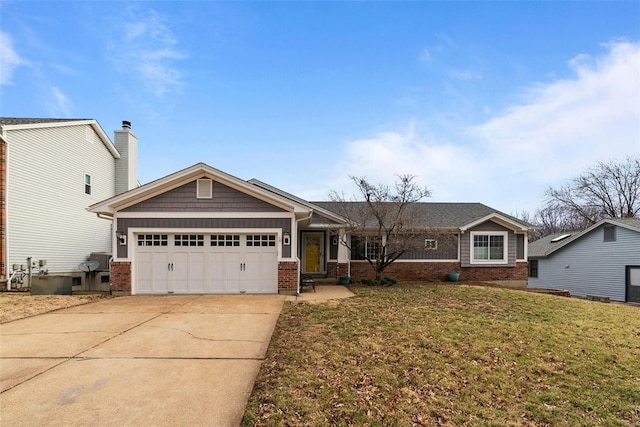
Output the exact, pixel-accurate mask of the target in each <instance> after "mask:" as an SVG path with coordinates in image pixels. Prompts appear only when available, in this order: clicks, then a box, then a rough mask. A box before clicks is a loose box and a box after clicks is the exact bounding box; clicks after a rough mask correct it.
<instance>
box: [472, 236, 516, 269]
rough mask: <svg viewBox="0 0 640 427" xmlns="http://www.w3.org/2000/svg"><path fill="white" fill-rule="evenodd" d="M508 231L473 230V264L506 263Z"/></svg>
mask: <svg viewBox="0 0 640 427" xmlns="http://www.w3.org/2000/svg"><path fill="white" fill-rule="evenodd" d="M507 240H508V233H507V232H472V233H471V263H472V264H506V263H507V262H508V259H507V254H508V251H507Z"/></svg>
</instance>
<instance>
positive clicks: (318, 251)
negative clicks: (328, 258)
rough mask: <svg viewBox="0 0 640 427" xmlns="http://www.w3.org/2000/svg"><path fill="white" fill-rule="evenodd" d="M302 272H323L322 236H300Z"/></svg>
mask: <svg viewBox="0 0 640 427" xmlns="http://www.w3.org/2000/svg"><path fill="white" fill-rule="evenodd" d="M302 251H303V254H302V260H303V266H302V271H303V272H304V273H323V272H324V234H323V233H303V234H302Z"/></svg>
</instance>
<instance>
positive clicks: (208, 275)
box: [133, 234, 278, 294]
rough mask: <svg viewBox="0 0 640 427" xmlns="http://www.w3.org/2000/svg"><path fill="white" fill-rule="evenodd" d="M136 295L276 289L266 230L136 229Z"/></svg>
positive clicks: (271, 241) (272, 242) (271, 238)
mask: <svg viewBox="0 0 640 427" xmlns="http://www.w3.org/2000/svg"><path fill="white" fill-rule="evenodd" d="M135 251H136V253H135V260H136V261H135V262H136V271H135V276H136V277H135V282H134V289H133V292H134V293H136V294H166V293H176V294H202V293H243V292H247V293H277V292H278V251H277V247H276V236H275V235H270V234H248V235H246V234H213V235H211V234H139V235H137V236H136V246H135Z"/></svg>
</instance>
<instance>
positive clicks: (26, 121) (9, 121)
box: [0, 117, 92, 126]
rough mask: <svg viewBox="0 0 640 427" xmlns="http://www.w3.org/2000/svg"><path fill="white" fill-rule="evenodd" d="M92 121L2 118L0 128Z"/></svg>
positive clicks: (0, 118)
mask: <svg viewBox="0 0 640 427" xmlns="http://www.w3.org/2000/svg"><path fill="white" fill-rule="evenodd" d="M80 120H92V119H54V118H26V117H0V126H12V125H32V124H39V123H60V122H76V121H80Z"/></svg>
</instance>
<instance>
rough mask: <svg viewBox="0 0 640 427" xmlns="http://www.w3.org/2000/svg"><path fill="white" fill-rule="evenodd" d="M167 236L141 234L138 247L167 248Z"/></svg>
mask: <svg viewBox="0 0 640 427" xmlns="http://www.w3.org/2000/svg"><path fill="white" fill-rule="evenodd" d="M167 242H168V235H166V234H139V235H138V246H167Z"/></svg>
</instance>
